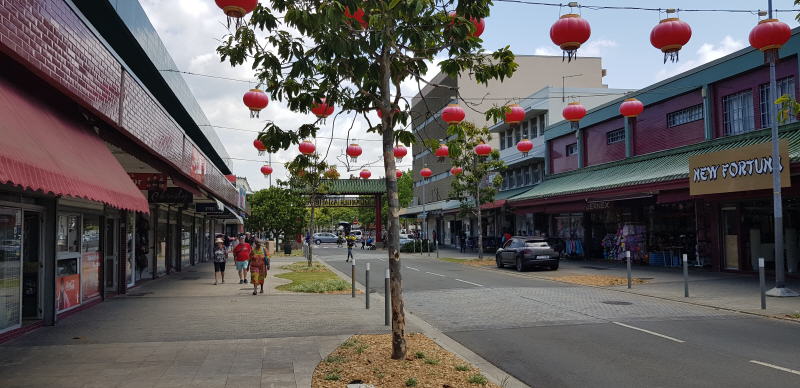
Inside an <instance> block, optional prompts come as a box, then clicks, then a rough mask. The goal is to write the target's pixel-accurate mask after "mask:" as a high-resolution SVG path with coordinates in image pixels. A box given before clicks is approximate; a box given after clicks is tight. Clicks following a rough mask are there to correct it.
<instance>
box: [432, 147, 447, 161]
mask: <svg viewBox="0 0 800 388" xmlns="http://www.w3.org/2000/svg"><path fill="white" fill-rule="evenodd" d="M434 154H435V155H436V157H437V158H438V159H439V161H440V162H444V158H446V157H447V156H448V155H450V149H449V148H447V146H446V145H444V144H440V145H439V148H437V149H436V152H434Z"/></svg>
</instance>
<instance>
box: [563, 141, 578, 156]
mask: <svg viewBox="0 0 800 388" xmlns="http://www.w3.org/2000/svg"><path fill="white" fill-rule="evenodd" d="M565 152H566V154H567V156H572V155H575V154H577V153H578V143H572V144H567V148H566V150H565Z"/></svg>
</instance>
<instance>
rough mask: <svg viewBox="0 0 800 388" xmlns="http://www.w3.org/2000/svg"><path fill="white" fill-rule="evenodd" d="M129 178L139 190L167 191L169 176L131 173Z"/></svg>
mask: <svg viewBox="0 0 800 388" xmlns="http://www.w3.org/2000/svg"><path fill="white" fill-rule="evenodd" d="M128 176H130V177H131V180H132V181H133V183H134V184H135V185H136V187H138V188H139V190H166V189H167V174H158V173H147V172H129V173H128Z"/></svg>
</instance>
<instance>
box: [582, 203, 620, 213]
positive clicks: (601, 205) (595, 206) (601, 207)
mask: <svg viewBox="0 0 800 388" xmlns="http://www.w3.org/2000/svg"><path fill="white" fill-rule="evenodd" d="M612 207H614V206H613V203H612V202H611V201H596V202H587V203H586V210H587V211H588V210H604V209H610V208H612Z"/></svg>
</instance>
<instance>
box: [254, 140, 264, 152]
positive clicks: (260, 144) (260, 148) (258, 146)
mask: <svg viewBox="0 0 800 388" xmlns="http://www.w3.org/2000/svg"><path fill="white" fill-rule="evenodd" d="M253 147H256V149H257V150H258V155H259V156H261V155H264V151H266V150H267V146H265V145H264V143H263V142H262V141H261V140H258V139H255V140H253Z"/></svg>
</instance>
